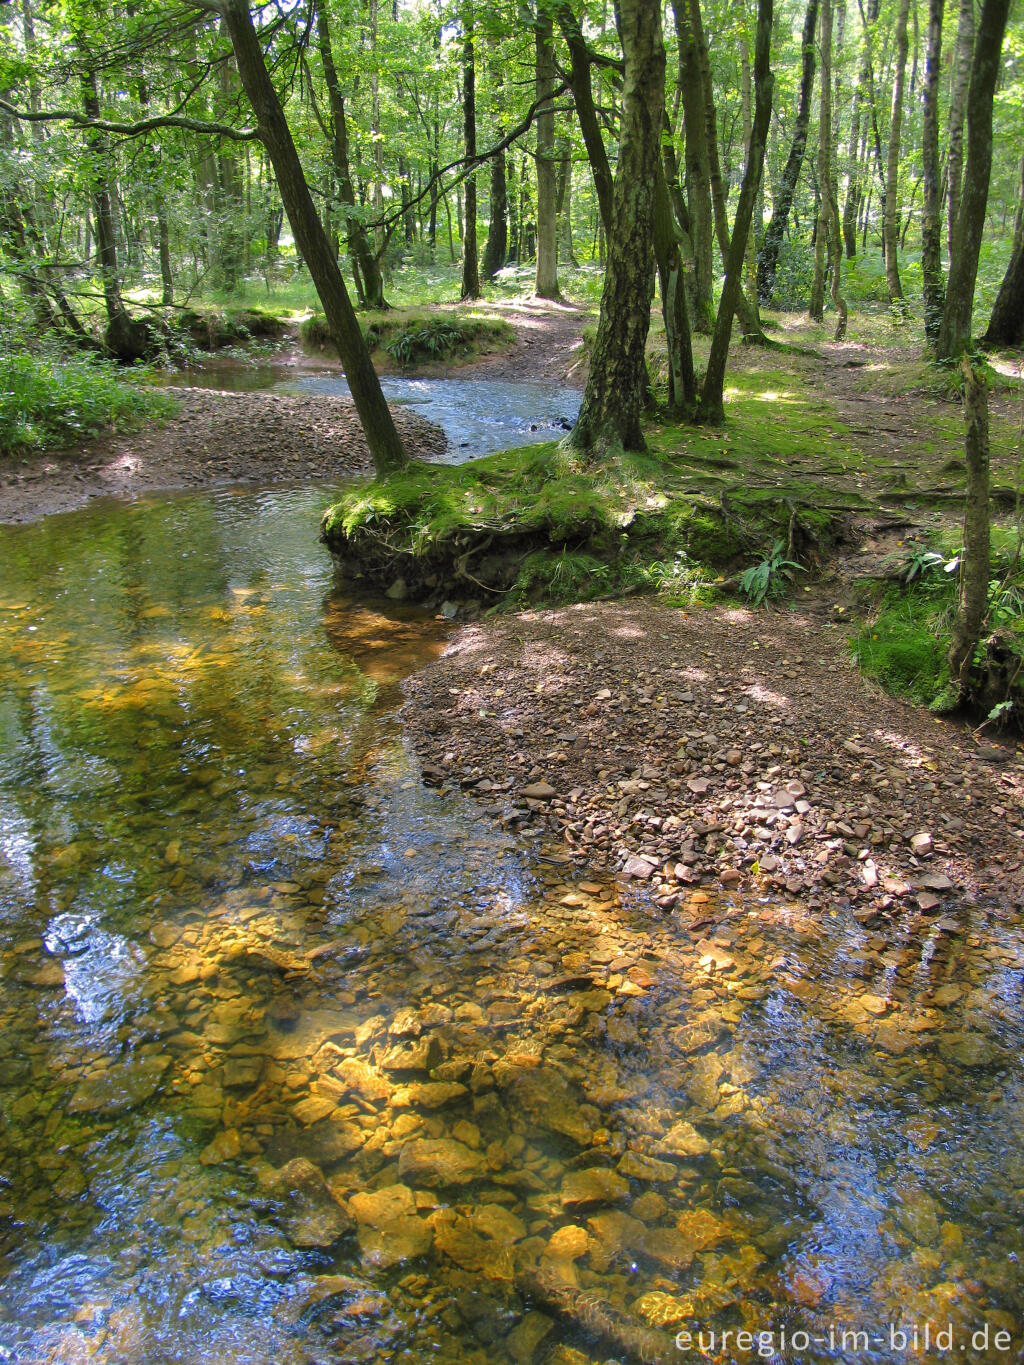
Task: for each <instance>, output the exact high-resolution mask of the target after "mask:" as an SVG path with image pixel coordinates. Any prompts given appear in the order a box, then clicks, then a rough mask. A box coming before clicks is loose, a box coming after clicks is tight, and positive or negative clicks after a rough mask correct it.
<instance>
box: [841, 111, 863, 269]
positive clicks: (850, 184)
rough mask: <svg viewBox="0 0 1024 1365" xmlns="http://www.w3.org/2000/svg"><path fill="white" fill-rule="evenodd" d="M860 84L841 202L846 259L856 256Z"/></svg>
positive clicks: (859, 159)
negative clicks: (844, 191) (844, 190)
mask: <svg viewBox="0 0 1024 1365" xmlns="http://www.w3.org/2000/svg"><path fill="white" fill-rule="evenodd" d="M860 119H861V106H860V85H859V84H858V86H857V87H856V89H855V90H854V92H853V110H852V113H851V126H850V141H849V145H848V147H847V149H846V168H847V169H846V177H847V178H846V200H845V202H844V203H843V242H844V244H845V247H846V259H847V260H848V261H852V260H855V259H856V256H857V215H858V212H859V210H860V195H861V191H860V161H861V158H860Z"/></svg>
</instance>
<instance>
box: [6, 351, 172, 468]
mask: <svg viewBox="0 0 1024 1365" xmlns="http://www.w3.org/2000/svg"><path fill="white" fill-rule="evenodd" d="M0 366H2V372H3V378H2V379H0V455H3V456H7V457H10V456H12V455H16V454H23V453H25V452H28V451H32V450H45V449H47V448H49V447H53V446H60V445H68V444H71V443H72V442H75V441H82V440H84V439H86V438H87V437H89V436H96V435H97V434H98V433H99V432H101V431H102V430H103V429H104V428H105V427H118V428H125V427H131V426H135V425H138V424H139V423H141V422H143V421H145V420H146V419H147V418H151V417H159V416H165V415H167V414H168V413H169V412H170V411H171V410H172V409H173V402H172V400H171V398H170V396H169V395H168V394H165V393H162V392H161V391H160V390H159V389H154V388H148V387H146V385H145V383H144V382H143V381H144V380H145V378H146V375H147V373H148V372H146V371H142V370H136V371H131V370H127V371H126V370H124V369H121V368H119V367H118V366H117V365H116V364H115V363H114V362H113V361H110V360H103V359H101V358H98V357H86V356H65V357H58V356H44V355H32V354H30V353H28V352H20V353H14V354H10V353H8V354H0Z"/></svg>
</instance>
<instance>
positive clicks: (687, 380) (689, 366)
mask: <svg viewBox="0 0 1024 1365" xmlns="http://www.w3.org/2000/svg"><path fill="white" fill-rule="evenodd" d="M657 174H658V182H657V187H656V190H657V193H656V198H655V203H654V253H655V257H656V259H657V263H658V284H659V288H660V290H661V313H662V317H663V318H664V321H665V349H666V352H667V355H668V405H669V407H670V408H671V409H672V411H673V412H677V413H679V412H686V411H690V410H692V408H693V405H694V403H695V402H696V399H697V382H696V378H695V375H694V371H693V346H692V341H691V337H690V318H689V313H688V310H687V306H686V286H685V281H684V279H683V256H682V251H681V250H680V242H679V237H678V235H677V233H676V228H675V223H674V221H673V213H672V205H671V202H670V200H669V192H668V187H667V184H666V180H665V170H664V167H663V166H661V165H659V166H658V173H657Z"/></svg>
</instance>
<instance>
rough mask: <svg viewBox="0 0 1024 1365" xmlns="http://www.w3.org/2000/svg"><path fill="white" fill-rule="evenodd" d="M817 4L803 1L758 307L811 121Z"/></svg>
mask: <svg viewBox="0 0 1024 1365" xmlns="http://www.w3.org/2000/svg"><path fill="white" fill-rule="evenodd" d="M818 5H819V0H807V10H806V12H805V14H804V27H803V36H802V38H801V54H802V56H801V69H800V94H799V98H798V100H797V108H796V122H795V123H794V125H793V140H792V142H791V143H790V147H789V156H788V157H787V158H786V165H785V167H784V169H783V172H782V178H781V179H780V181H779V186H778V189H777V191H776V193H775V194H774V196H773V197H772V216H771V218H770V220H769V222H768V226H767V228H766V229H765V234H764V246H763V247H762V248H761V257H760V259H759V261H758V263H757V294H758V298H759V299H760V301H761V303H762V304H768V303H770V302H771V298H772V291H773V290H774V288H775V272H776V270H777V269H778V263H779V252H780V250H781V249H782V239H783V237H784V236H785V233H786V224H787V223H788V222H789V213H790V210H791V209H792V207H793V197H794V195H795V194H796V186H797V181H798V180H799V179H800V168H801V166H802V165H803V164H804V153H805V152H806V150H807V128H808V125H809V123H810V120H811V95H812V93H813V90H814V64H815V63H814V30H815V29H816V28H817V24H818Z"/></svg>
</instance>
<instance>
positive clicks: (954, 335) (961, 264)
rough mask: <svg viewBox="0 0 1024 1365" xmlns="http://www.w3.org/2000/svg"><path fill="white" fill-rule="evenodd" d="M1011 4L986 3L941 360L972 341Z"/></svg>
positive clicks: (939, 342)
mask: <svg viewBox="0 0 1024 1365" xmlns="http://www.w3.org/2000/svg"><path fill="white" fill-rule="evenodd" d="M1009 9H1010V0H983V4H982V7H981V17H980V18H979V20H978V31H977V36H976V39H975V44H974V60H973V61H972V63H971V84H970V89H969V90H968V92H967V163H966V166H965V167H964V185H963V193H962V194H961V197H960V208H959V211H958V212H957V216H956V229H955V231H954V233H953V256H952V260H951V263H950V268H949V280H948V281H947V284H946V306H945V308H944V309H943V312H942V325H941V327H940V328H939V335H938V337H937V338H936V344H935V353H936V356H937V357H938V358H939V359H940V360H955V359H956V358H957V357H958V356H959V355H960V354H961V353H962V352H963V351H964V349H965V347H966V346H967V344H968V342H969V341H970V339H971V316H972V314H973V312H974V286H975V282H976V281H977V278H978V258H979V256H980V254H981V238H982V234H983V232H984V230H985V209H986V207H987V205H988V186H989V177H990V173H991V169H992V101H993V98H994V96H995V89H996V81H997V79H998V77H999V62H1000V56H1001V54H1002V50H1003V35H1004V33H1005V31H1006V19H1007V15H1008V13H1009Z"/></svg>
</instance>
